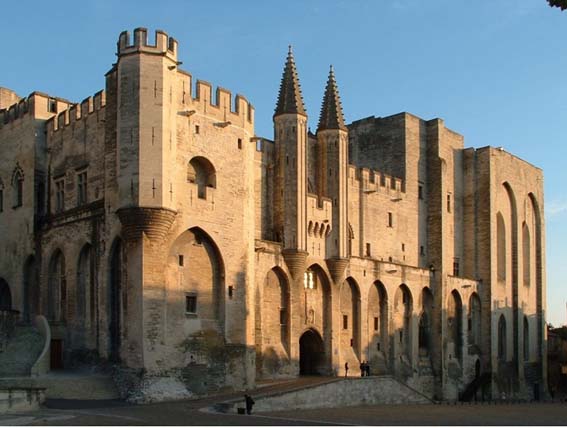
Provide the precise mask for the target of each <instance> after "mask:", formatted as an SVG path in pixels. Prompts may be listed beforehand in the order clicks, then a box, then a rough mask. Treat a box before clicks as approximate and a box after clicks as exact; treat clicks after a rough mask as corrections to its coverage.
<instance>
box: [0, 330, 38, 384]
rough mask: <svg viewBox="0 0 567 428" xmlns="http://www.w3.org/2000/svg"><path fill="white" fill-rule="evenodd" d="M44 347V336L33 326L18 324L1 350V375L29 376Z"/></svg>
mask: <svg viewBox="0 0 567 428" xmlns="http://www.w3.org/2000/svg"><path fill="white" fill-rule="evenodd" d="M42 349H43V338H42V336H41V334H40V333H39V331H37V329H36V328H35V327H32V326H17V327H16V329H15V331H14V334H13V336H12V337H11V338H10V340H9V341H8V343H7V346H6V348H5V349H4V350H3V351H2V352H0V377H15V376H29V375H30V370H31V367H32V366H33V365H34V363H35V362H36V361H37V358H38V357H39V355H40V354H41V351H42Z"/></svg>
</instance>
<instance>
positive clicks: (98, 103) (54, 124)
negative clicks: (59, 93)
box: [47, 91, 106, 133]
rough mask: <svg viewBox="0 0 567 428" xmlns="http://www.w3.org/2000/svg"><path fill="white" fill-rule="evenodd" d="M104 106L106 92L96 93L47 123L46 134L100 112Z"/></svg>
mask: <svg viewBox="0 0 567 428" xmlns="http://www.w3.org/2000/svg"><path fill="white" fill-rule="evenodd" d="M105 106H106V92H104V91H98V92H97V93H96V94H94V95H93V96H92V97H88V98H85V99H84V100H83V101H81V103H80V104H73V105H71V106H70V107H69V108H68V109H66V110H63V111H62V112H61V113H59V114H58V115H56V116H53V117H52V118H51V119H49V120H48V121H47V132H48V133H52V132H57V131H59V130H61V129H63V128H65V127H66V126H69V125H70V124H72V123H75V122H78V121H80V120H82V119H84V118H86V117H87V116H88V115H90V114H93V113H95V112H97V111H99V110H102V109H103V108H104V107H105Z"/></svg>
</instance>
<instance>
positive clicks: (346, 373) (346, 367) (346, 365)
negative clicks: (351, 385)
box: [345, 361, 348, 378]
mask: <svg viewBox="0 0 567 428" xmlns="http://www.w3.org/2000/svg"><path fill="white" fill-rule="evenodd" d="M347 375H348V361H347V362H346V363H345V378H346V377H347Z"/></svg>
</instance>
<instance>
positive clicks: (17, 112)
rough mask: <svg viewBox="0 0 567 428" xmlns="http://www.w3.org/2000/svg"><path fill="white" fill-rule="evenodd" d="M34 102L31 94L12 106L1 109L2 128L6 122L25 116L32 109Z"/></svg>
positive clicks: (0, 122) (0, 124)
mask: <svg viewBox="0 0 567 428" xmlns="http://www.w3.org/2000/svg"><path fill="white" fill-rule="evenodd" d="M33 102H34V99H33V97H32V96H31V95H30V96H29V97H28V98H22V99H21V100H20V101H18V102H17V103H15V104H12V105H11V106H10V107H8V108H6V109H3V110H0V128H1V127H2V126H3V125H5V124H8V123H10V122H13V121H15V120H17V119H21V118H23V117H24V116H25V115H26V114H28V112H29V111H30V103H33ZM32 110H33V108H32Z"/></svg>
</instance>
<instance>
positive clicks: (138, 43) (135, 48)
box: [116, 27, 177, 61]
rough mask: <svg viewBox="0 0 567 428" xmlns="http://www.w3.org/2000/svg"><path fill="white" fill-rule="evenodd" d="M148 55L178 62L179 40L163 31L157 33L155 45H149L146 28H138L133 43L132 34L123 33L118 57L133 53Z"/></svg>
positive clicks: (119, 40) (119, 42) (118, 46)
mask: <svg viewBox="0 0 567 428" xmlns="http://www.w3.org/2000/svg"><path fill="white" fill-rule="evenodd" d="M139 52H143V53H148V54H153V55H164V56H167V57H169V58H171V59H172V60H173V61H177V40H175V39H174V38H173V37H169V36H168V35H167V33H165V32H164V31H162V30H156V31H155V43H154V44H153V45H152V44H150V43H148V30H147V29H146V28H142V27H139V28H136V29H135V30H134V40H133V42H132V40H131V37H130V33H129V32H128V31H122V33H120V36H119V37H118V44H117V53H116V55H118V57H121V56H125V55H130V54H133V53H139Z"/></svg>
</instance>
